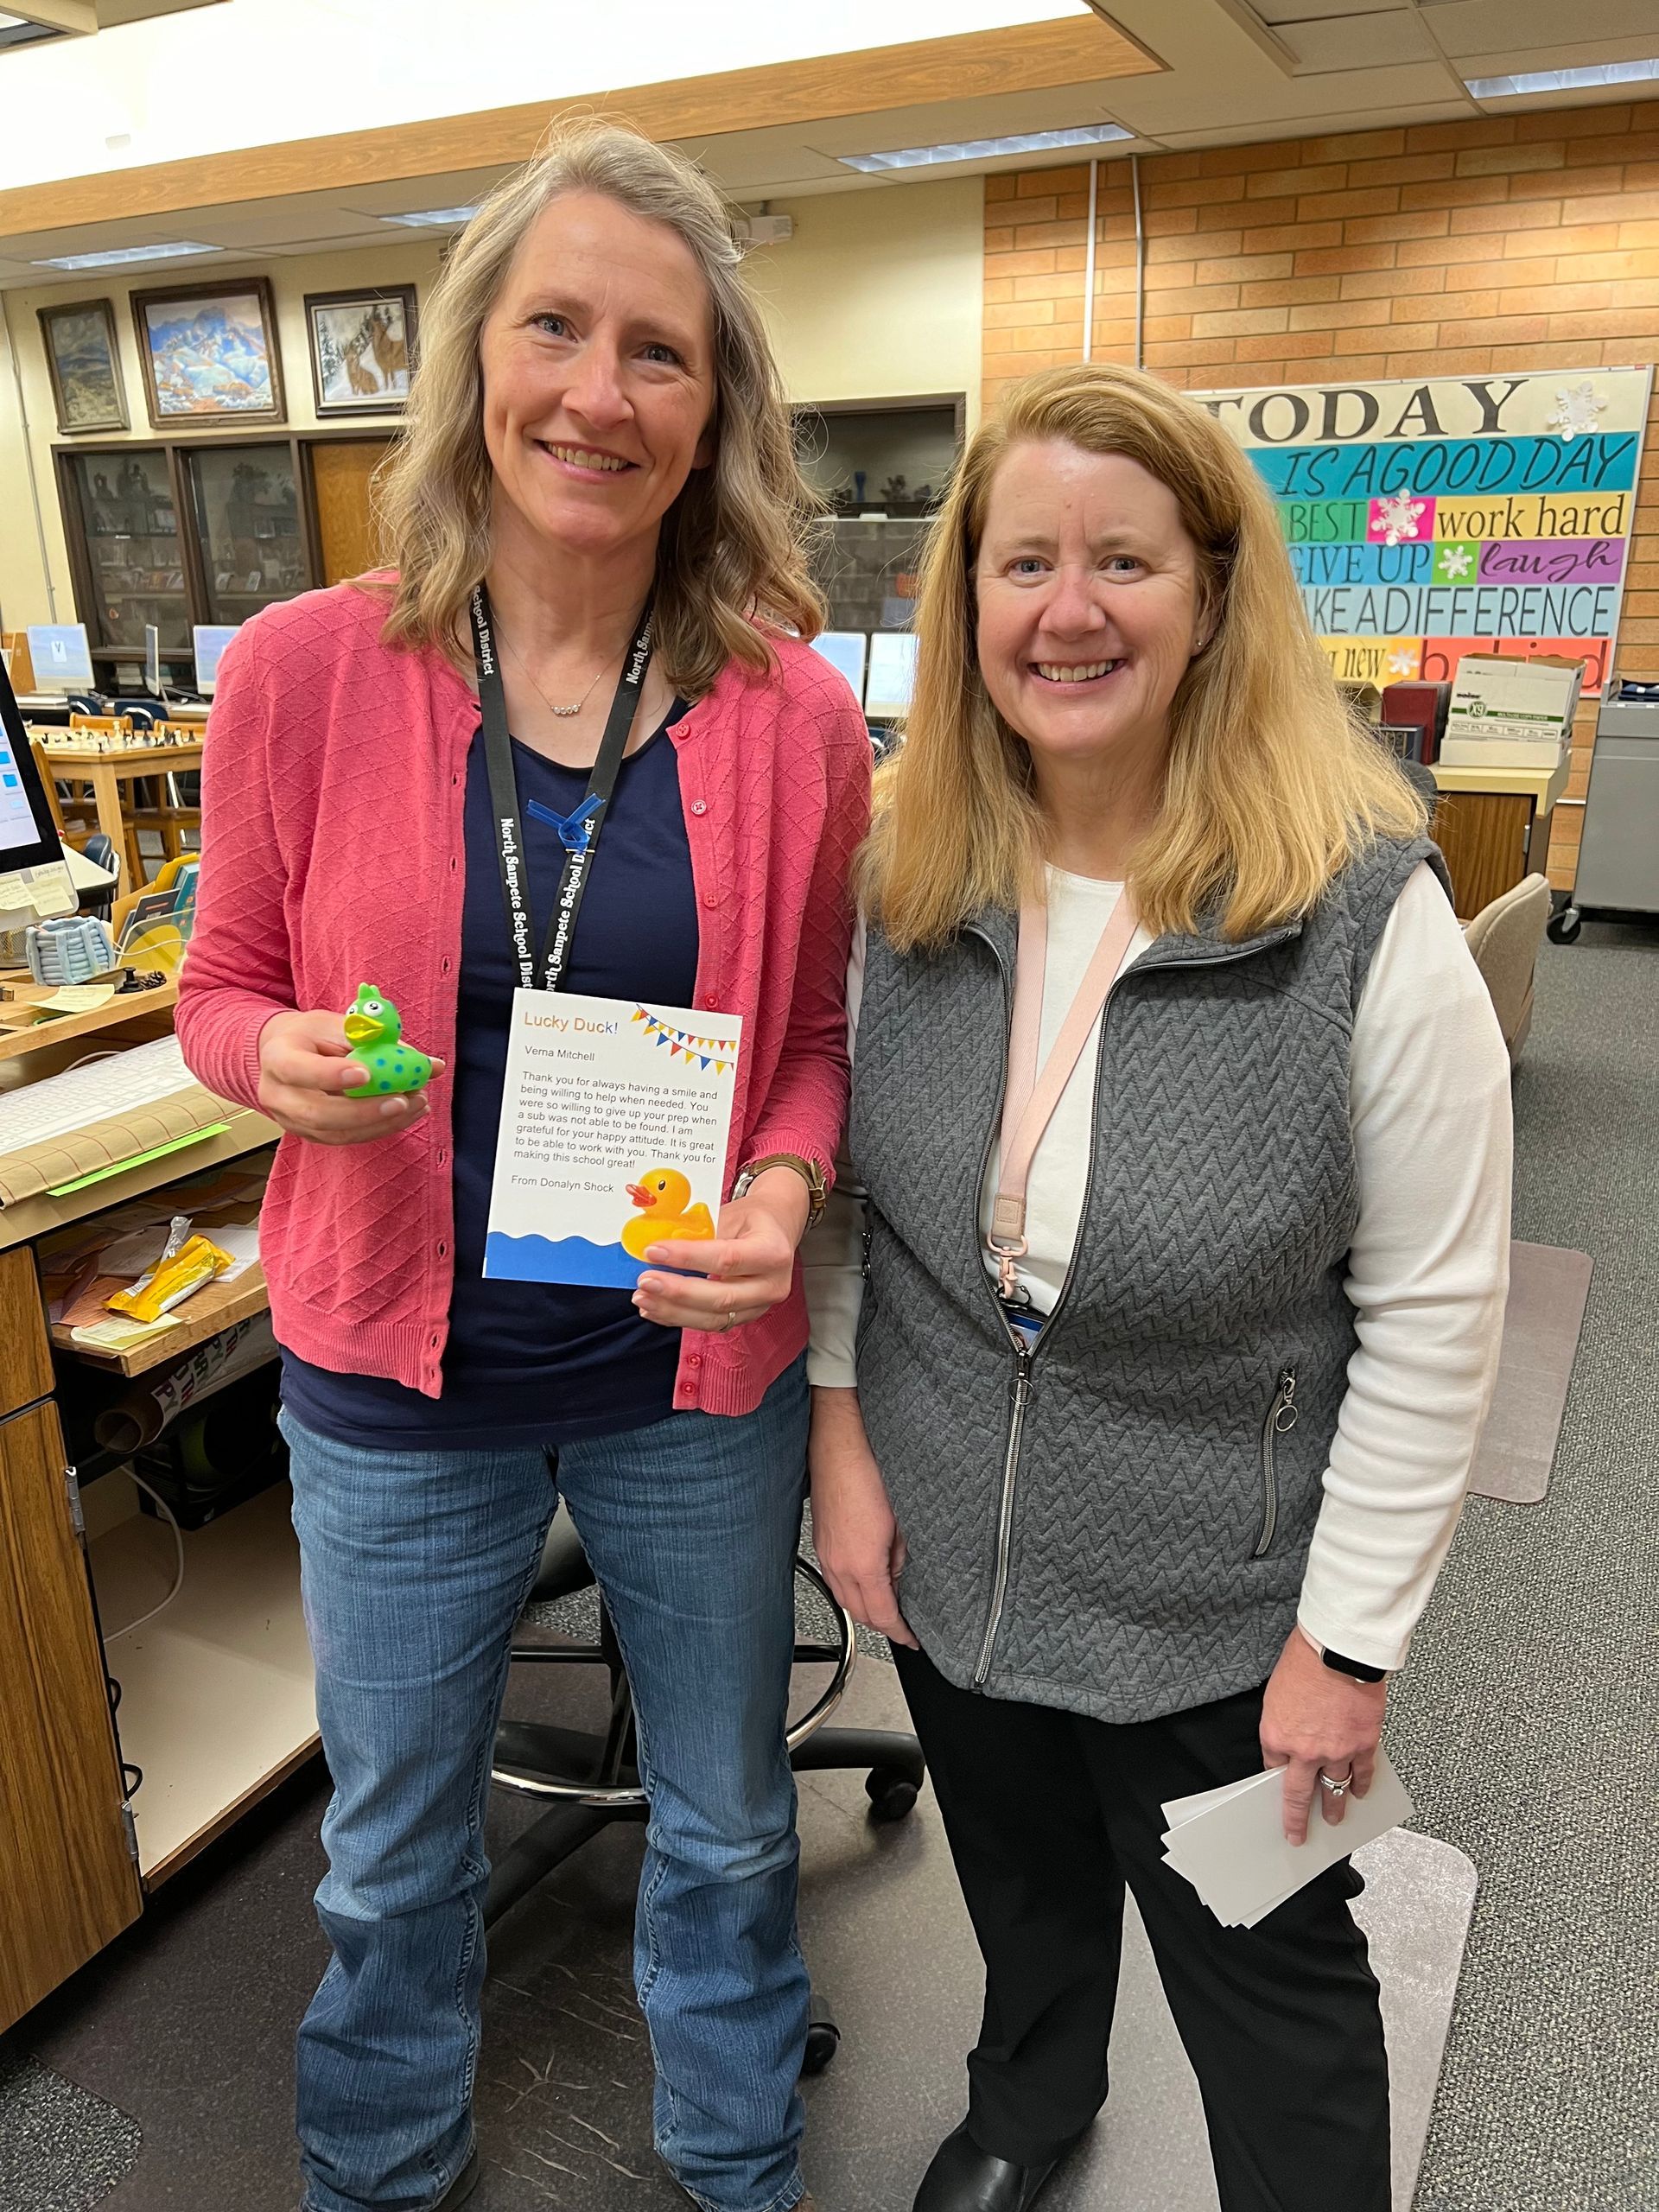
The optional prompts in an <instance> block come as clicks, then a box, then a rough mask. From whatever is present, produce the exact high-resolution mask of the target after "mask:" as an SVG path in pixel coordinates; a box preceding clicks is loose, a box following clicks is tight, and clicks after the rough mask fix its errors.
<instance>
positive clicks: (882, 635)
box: [864, 630, 916, 721]
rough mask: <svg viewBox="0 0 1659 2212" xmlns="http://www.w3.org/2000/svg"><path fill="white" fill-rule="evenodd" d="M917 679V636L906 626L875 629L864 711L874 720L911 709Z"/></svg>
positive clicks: (890, 717)
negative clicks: (898, 628)
mask: <svg viewBox="0 0 1659 2212" xmlns="http://www.w3.org/2000/svg"><path fill="white" fill-rule="evenodd" d="M915 683H916V639H915V635H914V632H912V631H909V630H877V631H875V632H874V633H873V634H872V636H871V639H870V672H869V675H868V677H867V678H866V681H865V685H864V711H865V713H866V714H867V715H869V716H870V718H871V720H872V721H887V720H892V719H896V718H898V717H899V716H902V715H906V714H908V713H909V711H910V695H911V692H912V690H913V689H914V687H915Z"/></svg>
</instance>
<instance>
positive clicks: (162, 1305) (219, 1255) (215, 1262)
mask: <svg viewBox="0 0 1659 2212" xmlns="http://www.w3.org/2000/svg"><path fill="white" fill-rule="evenodd" d="M235 1264H236V1263H235V1262H234V1261H233V1260H232V1257H231V1255H230V1254H229V1253H228V1252H226V1251H222V1250H221V1249H220V1248H219V1246H218V1245H217V1244H215V1243H213V1241H212V1239H211V1238H210V1237H207V1236H192V1237H190V1238H189V1239H188V1242H186V1243H183V1244H181V1246H180V1247H179V1249H178V1250H177V1251H176V1252H174V1253H172V1254H170V1255H168V1257H167V1258H166V1259H164V1260H162V1262H161V1263H160V1265H159V1266H158V1267H157V1268H156V1271H155V1273H154V1274H151V1275H149V1276H148V1277H146V1279H145V1280H144V1281H143V1282H136V1283H134V1285H133V1286H132V1288H131V1289H130V1290H118V1291H117V1292H116V1294H115V1295H114V1296H113V1297H112V1298H106V1299H105V1301H104V1303H105V1306H108V1308H109V1310H110V1312H111V1313H129V1314H130V1315H131V1317H132V1319H134V1320H135V1321H158V1320H160V1319H161V1317H162V1314H163V1313H170V1312H171V1311H172V1309H173V1308H174V1306H177V1305H179V1304H180V1303H181V1301H182V1300H185V1299H187V1298H188V1297H189V1295H190V1294H191V1292H192V1291H193V1290H200V1288H201V1286H202V1285H203V1283H205V1282H212V1281H213V1278H214V1276H215V1275H222V1274H224V1273H225V1272H226V1268H232V1267H233V1266H234V1265H235Z"/></svg>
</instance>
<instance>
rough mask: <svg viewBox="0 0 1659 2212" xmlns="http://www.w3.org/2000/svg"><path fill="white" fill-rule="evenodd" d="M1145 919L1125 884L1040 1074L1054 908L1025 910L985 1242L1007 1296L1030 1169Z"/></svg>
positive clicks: (1020, 1244)
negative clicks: (996, 1166) (993, 1195)
mask: <svg viewBox="0 0 1659 2212" xmlns="http://www.w3.org/2000/svg"><path fill="white" fill-rule="evenodd" d="M1139 918H1140V917H1139V916H1138V915H1137V914H1136V912H1135V902H1134V900H1133V899H1131V898H1130V896H1129V892H1128V885H1127V884H1126V885H1125V886H1124V887H1123V890H1122V893H1120V894H1119V897H1118V901H1117V904H1116V906H1114V907H1113V909H1112V914H1111V919H1110V920H1109V922H1108V923H1107V925H1106V926H1105V928H1104V929H1103V931H1101V933H1100V943H1099V944H1097V945H1096V947H1095V950H1094V955H1093V957H1092V958H1091V959H1090V963H1089V965H1088V967H1087V969H1085V970H1084V978H1083V981H1082V982H1080V983H1079V984H1078V986H1077V996H1076V997H1075V998H1074V999H1073V1000H1072V1001H1071V1008H1070V1010H1069V1012H1068V1013H1067V1014H1066V1017H1065V1020H1064V1021H1063V1022H1062V1023H1061V1024H1060V1033H1059V1035H1058V1037H1056V1039H1054V1043H1053V1046H1052V1048H1051V1050H1050V1052H1049V1055H1048V1058H1046V1060H1045V1061H1044V1063H1043V1065H1042V1069H1041V1071H1040V1073H1039V1070H1038V1066H1037V1047H1038V1042H1039V1038H1040V1036H1041V1033H1042V1024H1043V984H1044V979H1045V977H1046V973H1047V969H1048V908H1047V907H1046V906H1044V905H1042V904H1040V903H1039V902H1038V901H1037V900H1035V899H1025V900H1023V901H1022V902H1021V904H1020V949H1019V952H1018V955H1017V957H1016V958H1015V961H1014V1024H1013V1029H1012V1032H1011V1033H1010V1036H1009V1039H1008V1088H1007V1097H1006V1098H1005V1099H1004V1101H1003V1105H1002V1142H1001V1168H1000V1172H999V1173H998V1176H997V1185H996V1198H995V1203H994V1204H993V1205H992V1208H991V1228H990V1234H989V1235H988V1236H987V1238H986V1240H985V1241H986V1243H987V1244H988V1246H989V1247H990V1249H991V1250H992V1251H993V1252H994V1253H995V1255H996V1258H997V1262H998V1266H997V1282H998V1287H999V1288H1000V1289H1001V1294H1002V1295H1003V1297H1004V1298H1006V1299H1009V1300H1012V1299H1014V1297H1015V1296H1016V1294H1017V1293H1018V1289H1019V1275H1018V1273H1017V1271H1016V1269H1015V1268H1014V1262H1015V1261H1016V1260H1018V1259H1020V1258H1021V1257H1022V1256H1023V1255H1024V1254H1025V1252H1026V1251H1027V1243H1026V1186H1027V1183H1028V1182H1029V1181H1030V1179H1031V1163H1032V1161H1033V1160H1034V1159H1035V1157H1036V1154H1037V1147H1038V1146H1039V1144H1040V1143H1041V1142H1042V1141H1043V1133H1044V1131H1045V1130H1046V1128H1047V1127H1048V1125H1049V1123H1050V1122H1051V1121H1052V1119H1053V1117H1054V1109H1055V1108H1056V1107H1057V1106H1058V1104H1059V1103H1060V1096H1061V1094H1062V1092H1063V1091H1064V1090H1065V1086H1066V1084H1068V1083H1069V1082H1070V1081H1071V1071H1072V1070H1073V1069H1074V1068H1075V1067H1076V1066H1077V1062H1078V1060H1079V1059H1080V1058H1082V1056H1083V1048H1084V1046H1085V1045H1086V1044H1087V1043H1088V1041H1089V1033H1090V1031H1091V1030H1092V1029H1093V1027H1094V1026H1095V1023H1096V1020H1097V1019H1098V1018H1099V1015H1100V1010H1101V1008H1102V1007H1103V1006H1104V1005H1105V1003H1106V998H1107V994H1108V993H1109V991H1110V989H1111V988H1112V985H1113V983H1114V982H1116V978H1117V971H1118V969H1120V968H1121V967H1122V964H1123V956H1124V954H1125V953H1126V952H1127V951H1128V947H1129V941H1130V939H1131V938H1133V937H1134V935H1135V925H1136V923H1137V921H1138V920H1139Z"/></svg>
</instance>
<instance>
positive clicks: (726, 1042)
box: [633, 1006, 737, 1075]
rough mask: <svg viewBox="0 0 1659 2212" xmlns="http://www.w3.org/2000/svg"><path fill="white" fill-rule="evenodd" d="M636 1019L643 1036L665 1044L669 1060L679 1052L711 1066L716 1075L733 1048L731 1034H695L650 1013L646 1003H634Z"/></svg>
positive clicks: (724, 1066) (726, 1066)
mask: <svg viewBox="0 0 1659 2212" xmlns="http://www.w3.org/2000/svg"><path fill="white" fill-rule="evenodd" d="M633 1019H634V1020H635V1021H636V1022H643V1023H644V1025H645V1034H646V1036H647V1037H649V1038H651V1039H652V1040H653V1042H655V1043H656V1044H658V1045H666V1046H667V1047H668V1057H669V1058H670V1059H671V1060H672V1059H677V1058H679V1057H680V1055H681V1054H682V1053H683V1055H684V1056H685V1058H687V1059H688V1060H696V1062H697V1063H698V1065H700V1066H701V1067H702V1068H703V1069H705V1070H707V1069H709V1068H713V1070H714V1071H715V1074H716V1075H724V1074H725V1072H726V1070H727V1068H728V1065H730V1063H731V1059H732V1057H733V1055H734V1053H735V1052H736V1050H737V1039H736V1038H734V1037H698V1036H696V1035H694V1034H693V1033H692V1032H691V1031H690V1030H689V1029H677V1028H676V1027H674V1025H673V1024H672V1023H671V1022H668V1021H664V1020H663V1019H662V1018H661V1016H660V1015H658V1014H652V1011H651V1009H650V1007H643V1006H636V1007H634V1010H633Z"/></svg>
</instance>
